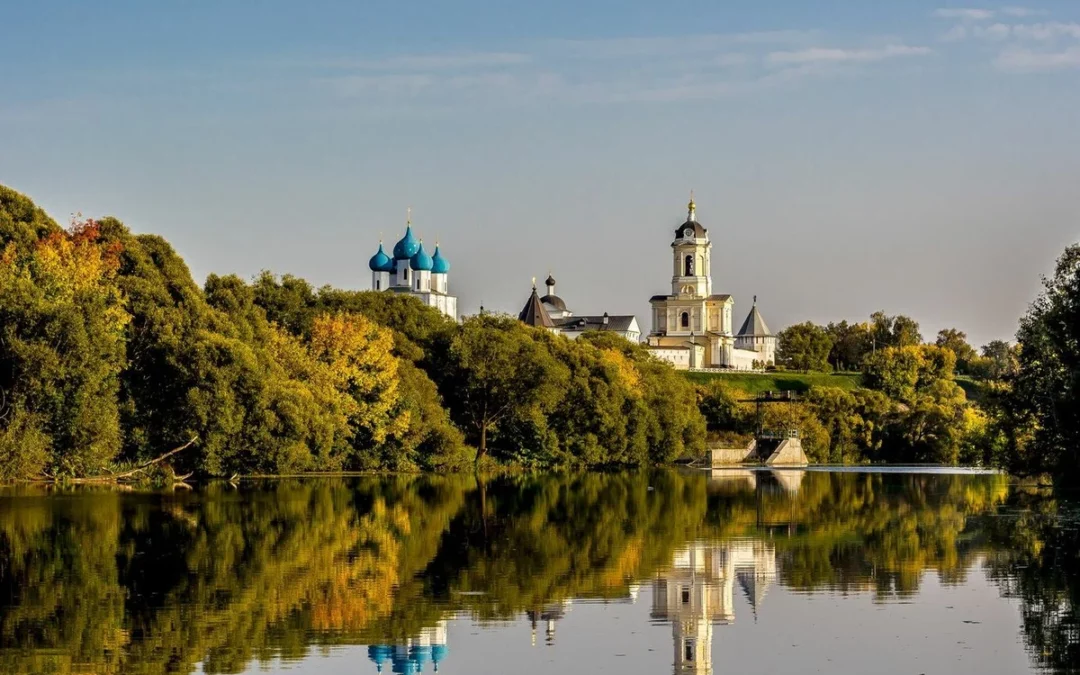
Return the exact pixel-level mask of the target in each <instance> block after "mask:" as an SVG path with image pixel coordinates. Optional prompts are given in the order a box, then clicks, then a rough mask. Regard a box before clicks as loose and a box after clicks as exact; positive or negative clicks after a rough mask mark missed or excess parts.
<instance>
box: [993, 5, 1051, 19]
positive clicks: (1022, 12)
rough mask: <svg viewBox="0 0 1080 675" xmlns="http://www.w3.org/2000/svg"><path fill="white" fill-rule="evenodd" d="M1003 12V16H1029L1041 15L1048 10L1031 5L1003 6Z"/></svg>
mask: <svg viewBox="0 0 1080 675" xmlns="http://www.w3.org/2000/svg"><path fill="white" fill-rule="evenodd" d="M1001 14H1002V15H1003V16H1015V17H1020V18H1024V17H1028V16H1039V15H1042V14H1046V10H1044V9H1032V8H1030V7H1002V8H1001Z"/></svg>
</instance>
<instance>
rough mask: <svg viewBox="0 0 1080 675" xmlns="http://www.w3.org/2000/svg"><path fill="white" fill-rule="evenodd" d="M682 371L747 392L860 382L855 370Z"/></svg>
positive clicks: (850, 385)
mask: <svg viewBox="0 0 1080 675" xmlns="http://www.w3.org/2000/svg"><path fill="white" fill-rule="evenodd" d="M683 375H684V376H685V377H686V378H687V379H689V380H690V381H691V382H693V383H694V384H708V383H710V382H713V381H715V380H720V381H722V382H723V383H724V384H726V385H728V386H730V387H732V388H734V389H738V390H740V391H743V392H745V393H747V394H760V393H761V392H764V391H794V392H799V393H805V392H807V391H809V390H810V388H811V387H837V388H839V389H846V390H850V389H855V388H857V387H859V386H862V375H860V374H859V373H784V372H771V373H738V372H732V373H702V372H689V371H684V372H683Z"/></svg>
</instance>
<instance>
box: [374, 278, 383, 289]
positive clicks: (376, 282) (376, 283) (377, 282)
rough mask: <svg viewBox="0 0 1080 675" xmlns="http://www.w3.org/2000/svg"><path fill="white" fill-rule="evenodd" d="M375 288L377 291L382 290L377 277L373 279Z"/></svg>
mask: <svg viewBox="0 0 1080 675" xmlns="http://www.w3.org/2000/svg"><path fill="white" fill-rule="evenodd" d="M375 290H377V291H381V290H382V282H381V281H379V280H378V279H376V280H375Z"/></svg>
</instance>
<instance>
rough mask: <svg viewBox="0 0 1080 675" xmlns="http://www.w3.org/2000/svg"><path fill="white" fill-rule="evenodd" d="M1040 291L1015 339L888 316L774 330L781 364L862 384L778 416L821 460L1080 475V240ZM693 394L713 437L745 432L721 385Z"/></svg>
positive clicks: (822, 392)
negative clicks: (846, 374)
mask: <svg viewBox="0 0 1080 675" xmlns="http://www.w3.org/2000/svg"><path fill="white" fill-rule="evenodd" d="M1043 286H1044V288H1043V291H1042V292H1041V293H1040V295H1039V296H1038V297H1037V298H1036V299H1035V300H1034V301H1033V302H1032V304H1031V305H1030V307H1029V309H1028V311H1027V313H1026V314H1025V315H1024V316H1023V317H1022V318H1021V320H1020V324H1019V328H1018V331H1017V333H1016V342H1015V343H1013V344H1010V343H1008V342H1005V341H1001V340H995V341H992V342H990V343H988V344H986V345H984V346H983V347H982V348H981V349H979V350H976V349H975V348H974V347H973V346H972V345H970V344H969V343H968V341H967V336H966V334H965V333H964V332H963V331H960V330H957V329H944V330H941V331H939V332H938V334H937V336H936V338H935V339H934V340H933V342H927V341H924V339H923V336H922V334H921V332H920V329H919V324H918V322H916V321H915V320H913V319H911V318H910V317H906V316H889V315H887V314H886V313H884V312H876V313H875V314H873V315H872V316H871V317H870V319H869V321H866V322H861V323H848V322H846V321H841V322H839V323H830V324H828V325H825V326H822V325H817V324H814V323H812V322H805V323H800V324H796V325H793V326H790V327H789V328H787V329H785V330H783V331H781V333H780V334H779V336H778V346H777V361H778V364H779V366H780V367H781V368H786V369H790V370H797V371H803V372H809V371H819V372H831V371H853V370H855V371H859V372H861V374H862V377H861V384H862V387H861V388H859V389H856V390H855V391H844V390H842V389H839V388H832V387H822V388H815V389H812V390H811V391H810V392H809V394H808V396H807V399H808V400H807V401H806V403H805V404H804V405H802V406H789V407H788V408H789V409H788V410H785V411H779V412H777V413H773V414H781V413H782V414H784V415H787V416H788V417H795V418H798V420H797V421H798V422H799V423H800V424H801V425H802V426H803V427H804V429H805V433H806V437H807V438H808V441H809V442H808V446H809V447H810V450H811V456H812V457H813V458H815V459H817V460H820V461H826V460H831V461H856V462H857V461H902V462H943V463H949V464H955V463H968V464H980V465H984V466H997V467H1002V468H1005V469H1008V470H1010V471H1012V472H1014V473H1018V474H1050V475H1053V476H1055V477H1059V478H1062V479H1064V480H1066V481H1069V482H1075V481H1077V480H1080V245H1073V246H1070V247H1069V248H1067V249H1066V250H1065V252H1064V253H1063V254H1062V255H1061V257H1060V258H1059V259H1058V261H1057V264H1056V266H1055V268H1054V273H1053V274H1052V275H1051V276H1049V277H1047V278H1045V279H1044V280H1043ZM965 390H966V391H965ZM968 394H970V396H969V395H968ZM699 398H700V399H702V402H703V404H704V406H705V407H704V410H705V412H706V415H707V416H708V417H709V426H710V428H711V429H712V430H713V431H714V432H717V431H724V432H729V433H730V432H739V431H745V430H746V426H747V414H748V413H747V411H746V410H745V409H743V410H740V409H739V408H738V407H737V406H736V405H735V404H734V402H733V400H732V399H733V396H732V395H731V392H725V391H724V385H723V384H722V383H714V384H713V385H711V386H710V388H708V389H707V390H704V391H701V392H699Z"/></svg>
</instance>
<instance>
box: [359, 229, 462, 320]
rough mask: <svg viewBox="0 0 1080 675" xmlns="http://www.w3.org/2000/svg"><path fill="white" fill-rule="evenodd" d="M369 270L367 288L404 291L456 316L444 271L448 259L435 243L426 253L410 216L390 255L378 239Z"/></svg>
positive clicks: (454, 304)
mask: <svg viewBox="0 0 1080 675" xmlns="http://www.w3.org/2000/svg"><path fill="white" fill-rule="evenodd" d="M368 268H369V269H370V270H371V290H373V291H392V292H395V293H405V294H406V295H411V296H413V297H414V298H417V299H419V300H420V302H422V303H424V304H425V305H427V306H429V307H434V308H435V309H437V310H439V311H440V312H442V313H443V314H445V315H446V316H448V317H450V318H451V319H454V320H455V321H456V320H457V298H456V297H454V296H452V295H450V292H449V290H448V286H447V274H448V273H449V272H450V262H449V261H448V260H447V259H446V258H445V257H444V256H443V254H442V252H441V251H440V250H439V245H438V244H435V253H434V254H432V255H428V254H427V252H426V251H425V250H424V241H423V240H422V239H417V238H416V236H415V235H413V231H412V218H411V217H410V218H408V219H407V220H406V222H405V236H404V237H402V238H401V240H400V241H399V242H398V243H396V244H394V257H393V258H391V257H390V256H388V255H386V252H385V251H383V246H382V242H381V241H380V242H379V250H378V251H377V252H376V253H375V255H373V256H371V260H369V261H368Z"/></svg>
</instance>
